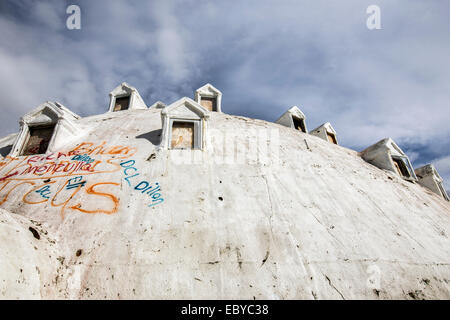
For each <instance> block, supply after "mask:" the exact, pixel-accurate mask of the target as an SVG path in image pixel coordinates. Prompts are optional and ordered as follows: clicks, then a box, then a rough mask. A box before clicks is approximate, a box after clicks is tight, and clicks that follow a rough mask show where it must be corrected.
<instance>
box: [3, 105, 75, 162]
mask: <svg viewBox="0 0 450 320" xmlns="http://www.w3.org/2000/svg"><path fill="white" fill-rule="evenodd" d="M79 118H80V117H79V116H78V115H76V114H75V113H73V112H72V111H70V110H69V109H67V108H66V107H64V106H63V105H61V104H60V103H58V102H46V103H44V104H41V105H40V106H39V107H37V108H36V109H34V110H33V111H31V112H29V113H27V114H26V115H24V116H23V117H22V118H21V119H20V132H19V134H18V135H17V137H16V140H15V142H14V145H13V147H12V149H11V156H27V155H33V154H45V153H47V152H52V151H55V150H58V149H59V148H61V147H62V146H63V145H65V144H67V143H68V142H70V141H71V140H73V139H75V138H76V137H78V136H79V135H80V134H81V130H80V128H78V126H77V124H76V121H77V120H78V119H79Z"/></svg>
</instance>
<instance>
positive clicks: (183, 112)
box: [161, 98, 209, 150]
mask: <svg viewBox="0 0 450 320" xmlns="http://www.w3.org/2000/svg"><path fill="white" fill-rule="evenodd" d="M208 117H209V111H208V110H207V109H205V108H204V107H202V106H201V105H200V104H198V103H197V102H195V101H194V100H192V99H189V98H182V99H180V100H178V101H176V102H174V103H172V104H171V105H169V106H167V107H166V108H164V109H162V110H161V118H162V130H163V132H162V135H161V146H163V147H165V148H167V149H186V150H192V149H198V150H202V149H203V143H204V140H205V139H204V134H205V126H206V120H207V119H208Z"/></svg>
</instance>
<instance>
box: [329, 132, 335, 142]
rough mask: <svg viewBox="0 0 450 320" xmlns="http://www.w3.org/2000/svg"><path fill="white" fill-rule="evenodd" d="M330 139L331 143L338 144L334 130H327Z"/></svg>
mask: <svg viewBox="0 0 450 320" xmlns="http://www.w3.org/2000/svg"><path fill="white" fill-rule="evenodd" d="M327 138H328V141H330V142H331V143H334V144H337V140H336V135H335V134H334V133H332V132H327Z"/></svg>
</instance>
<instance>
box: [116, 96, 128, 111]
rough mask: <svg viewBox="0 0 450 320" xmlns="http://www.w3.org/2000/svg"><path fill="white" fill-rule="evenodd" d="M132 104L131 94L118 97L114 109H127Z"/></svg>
mask: <svg viewBox="0 0 450 320" xmlns="http://www.w3.org/2000/svg"><path fill="white" fill-rule="evenodd" d="M129 105H130V96H126V97H120V98H116V102H115V103H114V111H121V110H127V109H128V107H129Z"/></svg>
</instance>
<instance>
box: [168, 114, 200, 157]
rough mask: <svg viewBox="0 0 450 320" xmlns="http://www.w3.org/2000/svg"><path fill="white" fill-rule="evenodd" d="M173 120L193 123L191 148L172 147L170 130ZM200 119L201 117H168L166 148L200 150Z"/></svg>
mask: <svg viewBox="0 0 450 320" xmlns="http://www.w3.org/2000/svg"><path fill="white" fill-rule="evenodd" d="M174 122H185V123H186V122H188V123H193V124H194V143H193V144H194V146H193V148H192V149H191V148H172V130H173V123H174ZM202 128H203V126H202V120H201V119H184V118H170V122H169V135H168V149H169V150H201V149H202V144H203V140H202V130H203V129H202Z"/></svg>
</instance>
